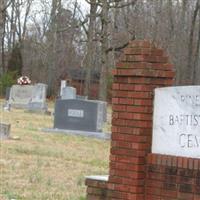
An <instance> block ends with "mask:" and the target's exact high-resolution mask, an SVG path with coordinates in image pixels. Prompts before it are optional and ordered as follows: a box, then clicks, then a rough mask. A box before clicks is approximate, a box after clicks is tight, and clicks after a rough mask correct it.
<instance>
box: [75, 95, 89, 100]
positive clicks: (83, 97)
mask: <svg viewBox="0 0 200 200" xmlns="http://www.w3.org/2000/svg"><path fill="white" fill-rule="evenodd" d="M76 99H80V100H88V96H81V95H76Z"/></svg>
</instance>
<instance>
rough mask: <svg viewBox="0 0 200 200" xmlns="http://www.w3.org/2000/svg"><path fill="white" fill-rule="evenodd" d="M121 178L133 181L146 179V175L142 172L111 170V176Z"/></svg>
mask: <svg viewBox="0 0 200 200" xmlns="http://www.w3.org/2000/svg"><path fill="white" fill-rule="evenodd" d="M113 175H114V176H120V177H126V178H133V179H144V177H145V174H144V173H142V172H134V171H128V170H119V169H111V170H110V176H113Z"/></svg>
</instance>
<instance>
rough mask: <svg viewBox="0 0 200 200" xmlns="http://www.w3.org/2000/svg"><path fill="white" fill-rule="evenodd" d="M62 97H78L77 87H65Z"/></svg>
mask: <svg viewBox="0 0 200 200" xmlns="http://www.w3.org/2000/svg"><path fill="white" fill-rule="evenodd" d="M61 99H76V88H74V87H65V88H63V89H62V96H61Z"/></svg>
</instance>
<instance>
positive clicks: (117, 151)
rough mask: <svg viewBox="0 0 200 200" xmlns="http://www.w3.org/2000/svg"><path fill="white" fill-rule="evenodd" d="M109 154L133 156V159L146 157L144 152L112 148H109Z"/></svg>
mask: <svg viewBox="0 0 200 200" xmlns="http://www.w3.org/2000/svg"><path fill="white" fill-rule="evenodd" d="M111 154H113V155H126V156H134V157H144V156H145V155H146V151H139V150H133V149H125V148H118V147H112V148H111Z"/></svg>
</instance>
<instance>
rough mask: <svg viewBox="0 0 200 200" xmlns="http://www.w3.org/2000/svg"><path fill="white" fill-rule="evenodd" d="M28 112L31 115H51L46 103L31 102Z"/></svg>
mask: <svg viewBox="0 0 200 200" xmlns="http://www.w3.org/2000/svg"><path fill="white" fill-rule="evenodd" d="M27 111H28V112H31V113H42V114H48V115H49V114H51V113H50V112H49V111H48V106H47V104H46V103H35V102H31V103H29V104H28V108H27Z"/></svg>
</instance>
